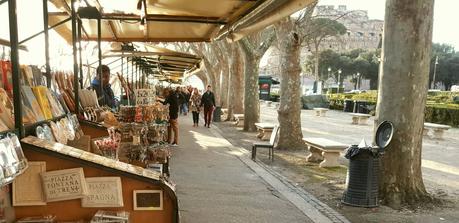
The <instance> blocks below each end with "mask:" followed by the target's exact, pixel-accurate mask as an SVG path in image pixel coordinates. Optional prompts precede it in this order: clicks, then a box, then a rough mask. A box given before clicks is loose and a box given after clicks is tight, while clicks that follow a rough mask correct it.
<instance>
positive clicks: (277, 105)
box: [272, 102, 280, 108]
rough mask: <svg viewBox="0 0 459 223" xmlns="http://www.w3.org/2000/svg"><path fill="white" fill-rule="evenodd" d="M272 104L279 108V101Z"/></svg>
mask: <svg viewBox="0 0 459 223" xmlns="http://www.w3.org/2000/svg"><path fill="white" fill-rule="evenodd" d="M272 105H273V106H274V107H275V108H279V105H280V103H279V102H273V103H272Z"/></svg>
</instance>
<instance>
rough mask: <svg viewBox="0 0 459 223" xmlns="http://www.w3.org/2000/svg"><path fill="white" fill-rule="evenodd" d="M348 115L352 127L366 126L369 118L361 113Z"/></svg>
mask: <svg viewBox="0 0 459 223" xmlns="http://www.w3.org/2000/svg"><path fill="white" fill-rule="evenodd" d="M349 115H351V116H352V124H353V125H366V124H367V121H368V119H369V118H370V117H371V115H369V114H362V113H350V114H349Z"/></svg>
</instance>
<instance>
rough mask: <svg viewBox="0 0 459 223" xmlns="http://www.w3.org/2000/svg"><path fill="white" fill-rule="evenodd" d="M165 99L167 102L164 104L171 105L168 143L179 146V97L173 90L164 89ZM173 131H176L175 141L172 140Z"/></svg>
mask: <svg viewBox="0 0 459 223" xmlns="http://www.w3.org/2000/svg"><path fill="white" fill-rule="evenodd" d="M164 97H166V100H165V101H164V102H163V104H169V126H168V128H167V133H168V134H167V141H168V142H169V143H171V144H172V146H177V144H178V135H179V129H178V113H179V96H178V95H177V93H176V92H175V91H173V90H169V89H167V88H166V89H164ZM172 131H174V140H173V141H172V142H171V139H172Z"/></svg>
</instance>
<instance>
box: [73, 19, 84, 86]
mask: <svg viewBox="0 0 459 223" xmlns="http://www.w3.org/2000/svg"><path fill="white" fill-rule="evenodd" d="M82 28H83V27H82V21H81V19H78V51H79V54H78V55H79V57H80V58H79V59H80V75H79V76H75V78H77V77H78V82H79V83H80V86H79V87H78V88H83V55H82V54H83V50H82V48H81V30H82Z"/></svg>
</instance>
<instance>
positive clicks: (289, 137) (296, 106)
mask: <svg viewBox="0 0 459 223" xmlns="http://www.w3.org/2000/svg"><path fill="white" fill-rule="evenodd" d="M276 34H277V43H278V48H279V59H280V71H279V72H280V78H281V79H280V87H281V89H280V98H281V100H280V106H279V109H278V110H277V113H278V116H277V119H278V120H279V125H280V129H279V137H278V140H279V141H278V143H277V146H276V148H277V149H304V148H305V145H304V142H303V133H302V131H301V98H300V97H301V96H300V95H301V90H300V73H301V67H300V48H301V41H300V39H299V36H298V33H297V32H296V29H295V25H294V23H293V21H291V19H290V18H287V19H285V20H283V21H281V22H279V23H277V24H276Z"/></svg>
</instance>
